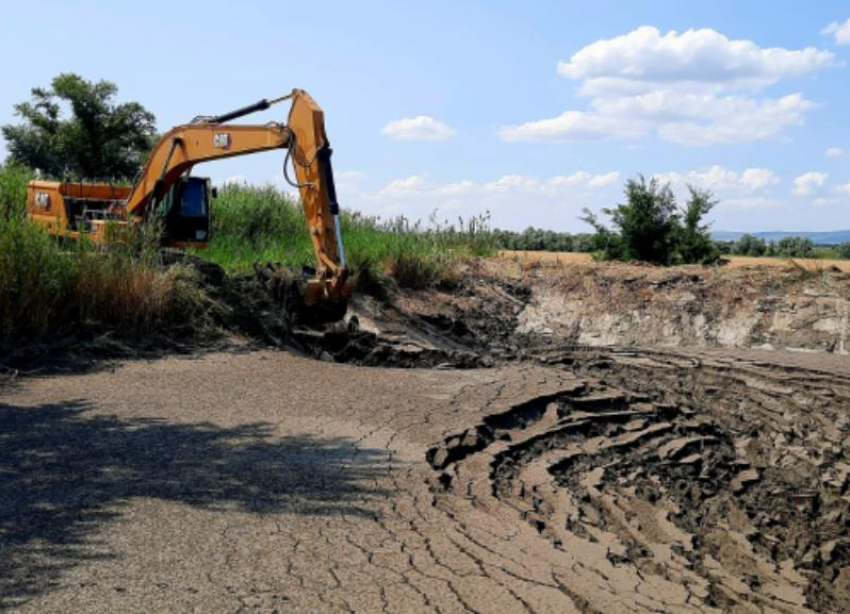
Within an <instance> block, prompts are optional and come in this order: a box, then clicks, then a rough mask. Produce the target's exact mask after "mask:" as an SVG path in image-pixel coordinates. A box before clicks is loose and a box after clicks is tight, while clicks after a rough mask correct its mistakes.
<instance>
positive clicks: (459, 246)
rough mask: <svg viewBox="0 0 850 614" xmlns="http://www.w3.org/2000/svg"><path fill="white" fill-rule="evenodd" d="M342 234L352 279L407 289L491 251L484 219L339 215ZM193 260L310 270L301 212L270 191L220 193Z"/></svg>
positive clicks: (241, 188)
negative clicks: (416, 220)
mask: <svg viewBox="0 0 850 614" xmlns="http://www.w3.org/2000/svg"><path fill="white" fill-rule="evenodd" d="M342 228H343V237H344V241H345V249H346V255H347V257H348V260H349V263H350V264H351V266H352V269H353V270H354V273H355V275H357V274H358V273H359V272H363V271H366V270H368V271H369V272H370V273H373V274H374V273H377V274H379V275H387V276H390V277H392V278H393V279H394V280H395V281H396V282H397V283H398V284H399V285H401V286H407V287H422V286H425V285H427V284H429V283H432V282H434V281H437V280H439V279H440V278H442V277H444V276H446V275H448V274H450V271H451V269H452V267H453V265H454V264H455V263H456V262H457V261H458V259H460V258H465V257H470V256H485V255H491V254H492V253H494V251H495V250H494V244H493V240H492V233H491V232H490V230H489V228H488V224H487V219H486V218H474V219H472V220H471V221H469V222H466V223H465V222H462V221H460V220H459V221H458V224H457V225H450V224H438V223H436V222H434V221H432V222H431V223H430V224H427V225H423V224H410V223H409V222H408V221H407V220H405V219H404V218H396V219H394V220H390V221H382V220H379V219H377V218H374V217H368V216H364V215H361V214H358V213H347V212H343V215H342ZM198 255H199V256H201V257H203V258H206V259H208V260H211V261H213V262H215V263H217V264H219V265H221V266H222V267H224V268H225V269H227V270H231V271H238V270H247V269H250V268H251V267H252V266H253V264H254V263H255V262H275V263H281V264H283V265H285V266H291V267H301V266H304V265H309V266H313V265H315V259H314V257H313V251H312V248H311V246H310V239H309V236H308V234H307V230H306V223H305V220H304V212H303V210H302V208H301V207H300V205H299V204H298V203H297V202H296V201H295V200H294V199H292V198H291V197H289V196H288V195H286V194H283V193H281V192H280V191H278V190H276V189H275V188H273V187H264V188H257V187H251V186H245V185H226V186H224V187H223V188H222V189H221V190H220V191H219V196H218V199H217V200H216V201H215V202H214V204H213V240H212V242H211V243H210V246H209V247H208V248H207V249H206V250H203V251H199V252H198Z"/></svg>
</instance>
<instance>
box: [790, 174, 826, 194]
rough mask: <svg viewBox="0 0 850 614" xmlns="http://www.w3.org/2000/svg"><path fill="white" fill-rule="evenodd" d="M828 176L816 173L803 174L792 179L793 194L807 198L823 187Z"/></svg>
mask: <svg viewBox="0 0 850 614" xmlns="http://www.w3.org/2000/svg"><path fill="white" fill-rule="evenodd" d="M828 177H829V175H827V174H826V173H820V172H818V171H810V172H808V173H803V174H802V175H800V176H799V177H796V178H795V179H794V194H797V195H798V196H808V195H810V194H813V193H815V192H816V191H817V190H819V189H820V188H822V187H823V185H824V184H825V183H826V180H827V178H828Z"/></svg>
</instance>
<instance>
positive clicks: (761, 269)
mask: <svg viewBox="0 0 850 614" xmlns="http://www.w3.org/2000/svg"><path fill="white" fill-rule="evenodd" d="M780 264H784V266H779V265H780ZM503 266H504V267H505V268H509V267H511V266H512V267H513V274H514V275H515V276H516V277H517V278H520V279H522V280H523V281H524V283H526V284H527V285H528V286H529V287H530V288H532V290H533V293H534V298H533V299H532V300H531V301H530V303H529V306H528V308H527V309H526V310H525V311H524V312H523V313H522V314H521V315H520V317H519V322H520V328H519V330H520V331H521V332H525V333H538V334H544V335H550V336H552V337H554V338H556V339H558V340H561V341H567V342H570V343H574V344H579V345H586V346H597V347H598V346H624V345H640V346H644V347H647V346H656V347H668V348H675V347H703V348H706V347H708V348H710V347H744V348H749V347H758V348H766V349H803V350H812V351H818V352H831V353H837V354H847V353H848V352H850V273H847V272H844V271H842V270H840V269H838V268H836V267H831V266H822V267H821V268H811V267H807V266H803V265H802V264H795V263H790V262H785V263H782V262H781V261H780V262H778V263H777V262H774V266H735V267H733V266H721V267H701V266H682V267H673V268H663V267H651V266H639V265H633V264H615V263H603V264H594V263H590V264H570V265H558V264H557V263H552V262H548V263H547V262H546V261H543V262H532V263H523V262H522V261H510V260H505V261H504V265H503Z"/></svg>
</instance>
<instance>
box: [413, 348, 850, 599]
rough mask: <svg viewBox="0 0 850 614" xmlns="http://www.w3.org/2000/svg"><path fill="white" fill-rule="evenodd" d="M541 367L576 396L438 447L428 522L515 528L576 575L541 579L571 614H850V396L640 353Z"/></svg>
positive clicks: (760, 373) (509, 415) (838, 381)
mask: <svg viewBox="0 0 850 614" xmlns="http://www.w3.org/2000/svg"><path fill="white" fill-rule="evenodd" d="M541 360H542V361H543V362H545V363H548V364H557V365H560V367H561V368H562V369H565V370H568V371H570V372H572V374H574V375H575V376H577V378H578V379H577V380H576V382H577V383H576V384H575V385H571V386H566V387H564V388H563V389H562V390H561V391H560V392H558V393H555V394H547V395H543V396H540V397H538V398H536V399H533V400H531V401H529V402H525V403H520V404H517V405H514V406H512V407H511V408H510V409H508V410H507V411H504V412H502V413H498V414H490V415H488V416H486V417H484V418H483V419H481V421H480V422H479V423H478V424H476V425H474V426H471V427H469V428H467V429H465V430H462V431H460V432H457V433H453V434H450V435H449V436H447V437H446V438H445V439H444V440H443V441H442V442H440V443H439V444H436V445H433V446H432V447H431V448H430V449H429V450H428V452H427V456H426V458H427V460H428V463H429V464H430V466H431V467H432V469H433V470H434V475H433V478H432V480H431V490H432V492H433V493H434V498H435V499H434V500H435V506H436V507H437V508H438V509H443V510H453V511H452V512H451V516H452V517H453V520H454V521H455V522H457V521H459V520H460V519H462V518H463V514H462V513H461V512H460V511H458V509H466V510H467V511H468V509H469V508H470V507H471V508H475V509H478V510H482V511H484V512H486V513H487V514H490V515H495V516H496V517H500V518H504V519H508V518H510V517H511V515H513V517H514V518H516V517H519V518H521V519H522V520H523V521H524V522H525V523H526V525H527V526H530V527H532V528H533V529H534V530H535V531H536V532H537V533H538V535H539V538H540V539H543V540H545V541H546V542H548V543H549V544H550V546H551V547H552V548H554V550H555V551H556V552H558V553H561V554H563V555H564V559H565V560H573V561H574V562H573V564H572V565H571V566H569V570H568V571H565V570H564V569H563V567H564V566H565V564H564V561H561V560H559V558H558V556H554V557H553V558H552V566H551V569H550V572H551V577H552V585H553V586H557V587H559V590H560V591H561V592H562V593H564V594H565V595H569V597H570V601H571V602H572V603H573V604H574V605H575V606H576V608H577V609H578V611H581V612H594V611H603V612H613V611H629V612H633V611H635V612H640V611H657V610H659V609H660V610H663V611H683V612H684V611H694V612H699V611H719V612H789V613H790V612H811V611H816V612H844V611H850V539H848V535H850V530H848V529H850V458H848V446H850V378H848V377H844V376H842V375H838V374H831V373H824V372H814V371H801V370H800V369H796V368H787V367H782V366H779V365H772V364H766V363H759V362H746V361H740V360H735V359H732V358H723V357H722V356H718V357H709V358H700V359H695V358H693V357H690V356H688V355H686V354H676V353H673V352H671V353H664V352H654V351H640V350H635V351H608V352H603V351H568V352H550V353H549V354H547V355H545V356H542V357H541ZM580 382H587V383H586V384H582V383H580ZM466 524H467V525H468V524H469V523H468V521H466ZM615 604H619V605H615ZM623 604H628V607H625V608H622V606H623ZM600 606H604V607H600Z"/></svg>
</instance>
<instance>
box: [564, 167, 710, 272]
mask: <svg viewBox="0 0 850 614" xmlns="http://www.w3.org/2000/svg"><path fill="white" fill-rule="evenodd" d="M688 189H689V191H690V197H689V199H688V202H687V203H685V205H684V207H683V208H682V209H680V208H679V205H678V204H677V203H676V197H675V196H674V194H673V191H672V190H671V189H670V185H669V184H661V183H660V182H659V181H658V180H657V179H656V178H652V179H651V180H650V181H649V182H647V181H646V179H644V177H643V176H638V177H637V178H636V179H629V180H628V181H627V182H626V187H625V195H626V202H625V203H622V204H619V205H617V206H616V207H613V208H606V209H603V210H602V212H603V213H604V214H605V215H607V216H609V217H610V218H611V224H612V225H613V227H614V229H613V230H611V229H609V228H608V227H607V226H605V224H603V223H602V222H600V221H599V219H598V218H597V216H596V215H594V214H593V213H592V212H590V211H589V210H588V209H585V210H584V215H583V217H582V218H581V219H582V221H584V222H586V223H588V224H590V225H591V226H593V227H594V228H595V229H596V235H595V236H594V238H593V240H592V243H593V244H595V247H596V248H597V249H598V251H599V254H598V255H599V257H600V258H601V259H603V260H623V261H631V260H637V261H641V262H650V263H653V264H661V265H671V264H694V263H699V264H706V263H710V262H715V261H716V260H717V259H718V258H719V256H720V253H719V251H718V250H717V248H716V246H715V245H714V243H713V242H712V241H711V237H710V234H709V227H708V225H706V224H703V223H702V221H703V219H704V217H705V215H706V214H708V213H709V211H711V209H712V208H713V207H714V206H715V205H716V201H715V200H714V197H713V196H712V194H711V192H708V191H703V190H699V189H697V188H693V187H691V186H688Z"/></svg>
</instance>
